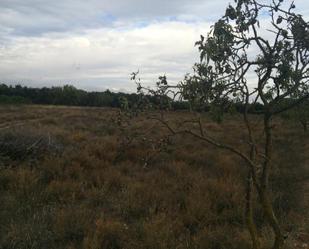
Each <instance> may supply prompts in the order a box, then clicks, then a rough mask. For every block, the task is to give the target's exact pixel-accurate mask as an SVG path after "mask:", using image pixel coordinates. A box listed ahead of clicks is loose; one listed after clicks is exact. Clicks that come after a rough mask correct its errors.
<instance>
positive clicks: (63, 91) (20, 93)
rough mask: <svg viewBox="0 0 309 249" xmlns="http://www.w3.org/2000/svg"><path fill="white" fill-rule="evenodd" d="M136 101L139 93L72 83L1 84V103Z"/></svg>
mask: <svg viewBox="0 0 309 249" xmlns="http://www.w3.org/2000/svg"><path fill="white" fill-rule="evenodd" d="M121 98H126V99H127V100H128V102H136V101H137V98H138V96H137V94H127V93H114V92H111V91H109V90H106V91H104V92H87V91H84V90H80V89H77V88H75V87H74V86H71V85H65V86H62V87H51V88H47V87H43V88H32V87H26V86H21V85H15V86H11V85H10V86H8V85H6V84H0V103H1V104H14V103H15V104H42V105H68V106H97V107H120V99H121Z"/></svg>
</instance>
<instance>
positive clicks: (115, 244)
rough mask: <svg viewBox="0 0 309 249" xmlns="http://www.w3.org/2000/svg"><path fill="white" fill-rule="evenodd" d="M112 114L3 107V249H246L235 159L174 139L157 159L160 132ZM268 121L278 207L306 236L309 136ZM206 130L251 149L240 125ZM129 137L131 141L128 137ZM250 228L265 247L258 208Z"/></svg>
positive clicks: (291, 227)
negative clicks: (308, 147)
mask: <svg viewBox="0 0 309 249" xmlns="http://www.w3.org/2000/svg"><path fill="white" fill-rule="evenodd" d="M116 116H117V110H113V109H103V108H66V107H43V106H24V107H23V106H21V107H1V108H0V120H2V122H1V123H0V147H1V145H2V147H1V148H6V149H7V150H6V151H5V150H3V149H2V150H1V151H0V159H1V164H0V203H1V204H0V205H1V208H0V248H12V249H23V248H33V249H35V248H87V249H88V248H89V249H96V248H98V249H99V248H106V249H120V248H140V249H142V248H143V249H144V248H149V249H152V248H153V249H160V248H162V249H163V248H164V249H165V248H166V249H167V248H169V249H170V248H179V249H185V248H186V249H189V248H192V249H193V248H194V249H198V248H207V249H219V248H220V249H221V248H222V249H223V248H224V249H225V248H228V249H233V248H234V249H242V248H244V249H245V248H249V247H250V238H249V234H248V232H247V230H246V228H245V224H244V221H243V206H244V179H245V174H246V172H245V170H244V165H243V162H242V161H240V160H239V159H238V158H237V157H235V156H234V155H231V154H230V153H228V152H225V151H222V150H220V149H217V148H214V147H212V146H209V145H207V144H205V143H203V142H200V141H196V140H195V139H192V138H190V137H180V136H178V137H175V138H172V139H171V140H170V141H169V145H168V146H167V148H166V149H165V150H164V151H162V152H161V153H156V150H155V149H154V148H153V146H152V145H153V144H154V143H157V142H158V141H160V138H162V137H164V135H165V134H166V130H165V129H164V128H163V127H162V126H160V125H159V124H157V123H155V121H151V120H145V118H144V117H139V118H138V119H136V120H135V121H134V123H133V127H131V126H130V127H127V129H125V130H122V129H120V127H118V126H117V125H116V123H115V122H114V121H115V117H116ZM187 116H188V114H186V113H183V112H180V113H171V114H170V115H169V119H170V120H171V121H173V122H174V121H176V120H178V119H185V118H187ZM205 119H206V120H208V119H207V117H205ZM256 122H257V123H258V122H259V120H258V118H256ZM275 123H276V130H275V133H276V137H275V158H274V163H275V165H276V170H274V173H273V178H272V179H273V190H274V197H275V206H276V211H277V212H278V213H279V214H280V220H281V221H282V224H283V226H284V228H285V229H286V230H287V231H289V232H290V233H291V234H292V237H293V236H294V237H295V236H297V231H298V230H300V229H305V232H308V230H306V229H308V224H305V225H303V226H302V227H300V221H301V220H303V219H302V216H303V215H304V214H305V212H304V210H303V209H302V207H303V205H304V203H303V198H302V196H303V193H304V190H303V189H302V186H303V182H304V181H305V180H306V179H308V178H306V177H308V175H306V174H308V171H306V170H307V169H306V168H305V166H306V165H304V164H305V157H306V156H307V154H306V153H308V151H307V152H306V151H305V149H304V148H305V147H304V144H306V143H308V136H307V137H306V136H304V135H303V133H302V130H301V129H299V128H298V127H297V126H295V125H294V124H290V123H284V122H283V121H281V120H276V122H275ZM174 124H176V122H175V123H174ZM205 129H206V130H207V131H208V132H210V133H211V134H215V136H217V137H218V138H220V139H224V140H225V141H227V142H229V143H232V144H234V145H235V146H237V147H239V148H240V149H245V148H246V146H245V145H244V143H243V141H244V138H245V133H244V129H243V127H242V125H241V122H240V120H239V118H237V117H236V118H232V117H228V119H227V122H225V123H224V124H222V125H218V124H215V123H212V122H210V121H209V120H208V121H207V122H206V123H205ZM255 129H256V131H258V132H259V133H260V134H261V135H262V132H263V131H259V128H258V126H255ZM132 134H135V135H134V136H135V137H138V139H133V140H132V141H128V139H127V140H124V135H126V136H129V137H130V136H132ZM143 137H144V139H141V138H143ZM37 141H40V142H37ZM33 145H35V146H33ZM5 146H6V147H5ZM31 146H32V147H31ZM29 147H31V150H30V151H31V153H30V152H29ZM8 151H9V152H10V153H8ZM17 151H18V153H19V154H18V155H19V156H16V152H17ZM28 152H29V153H28ZM27 153H28V154H27ZM26 155H27V156H26ZM146 161H147V163H145V162H146ZM256 220H257V221H258V223H259V227H260V231H261V237H262V240H263V243H264V245H265V246H266V245H267V243H269V239H270V238H269V235H268V234H269V233H268V227H267V225H266V224H264V222H263V216H262V214H261V213H260V212H259V210H256ZM306 227H307V228H306ZM294 237H293V238H294ZM289 243H290V242H289ZM291 244H293V243H292V242H291V243H290V245H291ZM290 248H293V247H290Z"/></svg>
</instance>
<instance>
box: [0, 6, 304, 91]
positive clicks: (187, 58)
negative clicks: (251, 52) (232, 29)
mask: <svg viewBox="0 0 309 249" xmlns="http://www.w3.org/2000/svg"><path fill="white" fill-rule="evenodd" d="M286 1H287V2H289V0H286ZM229 2H233V0H232V1H228V0H156V1H154V0H87V1H85V0H52V1H48V0H0V82H3V83H8V84H16V83H20V84H22V85H27V86H52V85H64V84H72V85H74V86H76V87H78V88H82V89H86V90H105V89H111V90H114V91H119V90H121V91H124V90H125V91H134V90H135V86H134V84H133V83H132V82H130V80H129V75H130V73H131V72H132V71H136V70H138V69H139V70H140V72H141V76H142V79H144V81H145V82H151V81H155V80H156V78H157V77H158V75H162V74H166V75H167V77H168V78H169V79H170V80H171V81H173V82H178V81H180V80H181V79H182V78H183V76H184V75H185V73H187V72H190V71H191V68H192V65H193V64H194V62H196V61H198V51H197V48H195V47H194V43H195V41H197V40H198V39H199V36H200V34H204V35H205V34H206V33H207V32H208V30H209V26H210V25H211V24H213V22H214V21H216V20H217V19H218V18H219V17H221V16H222V14H224V12H225V7H226V6H227V5H228V3H229ZM295 4H296V7H297V9H296V11H297V12H301V13H302V14H303V15H304V16H305V19H306V20H308V17H309V1H308V0H295Z"/></svg>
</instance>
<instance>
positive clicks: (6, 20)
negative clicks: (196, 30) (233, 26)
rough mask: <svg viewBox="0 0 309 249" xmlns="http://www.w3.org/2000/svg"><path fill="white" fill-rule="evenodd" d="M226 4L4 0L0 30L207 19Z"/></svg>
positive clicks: (34, 31)
mask: <svg viewBox="0 0 309 249" xmlns="http://www.w3.org/2000/svg"><path fill="white" fill-rule="evenodd" d="M206 4H207V5H206ZM226 4H227V1H226V0H217V1H215V2H214V1H211V0H207V1H205V0H204V1H203V0H191V1H188V0H170V1H166V0H157V1H152V0H118V1H110V0H89V1H84V0H53V1H42V0H27V1H25V0H2V1H1V2H0V32H1V30H3V29H6V30H7V32H10V33H11V34H12V35H23V36H36V35H40V34H44V33H49V32H65V31H78V30H82V29H89V28H98V27H106V26H109V27H110V26H113V25H114V24H115V22H116V21H119V22H121V21H123V22H124V23H126V24H128V22H149V21H151V20H154V19H156V20H158V19H168V18H170V17H174V18H178V17H183V18H185V17H190V18H198V19H204V20H207V19H209V18H211V17H212V16H213V15H214V14H213V13H220V12H222V8H223V7H224V5H226ZM201 12H202V13H201ZM200 14H202V15H200Z"/></svg>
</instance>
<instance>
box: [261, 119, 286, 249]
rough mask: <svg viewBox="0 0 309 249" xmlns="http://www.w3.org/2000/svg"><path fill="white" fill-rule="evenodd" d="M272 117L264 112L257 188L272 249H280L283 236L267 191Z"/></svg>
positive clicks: (270, 156) (270, 158)
mask: <svg viewBox="0 0 309 249" xmlns="http://www.w3.org/2000/svg"><path fill="white" fill-rule="evenodd" d="M271 121H272V117H271V115H269V114H265V117H264V129H265V136H266V137H265V158H266V159H265V161H264V164H263V172H262V176H261V188H260V189H259V197H260V200H261V204H262V208H263V211H264V214H265V217H266V219H267V221H268V223H269V225H270V226H271V228H272V230H273V232H274V234H275V242H274V245H273V247H272V248H273V249H281V248H282V247H283V243H284V236H283V234H282V231H281V228H280V225H279V222H278V220H277V217H276V215H275V213H274V210H273V205H272V201H271V199H270V194H269V193H270V191H269V174H270V170H271V160H272V122H271Z"/></svg>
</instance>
